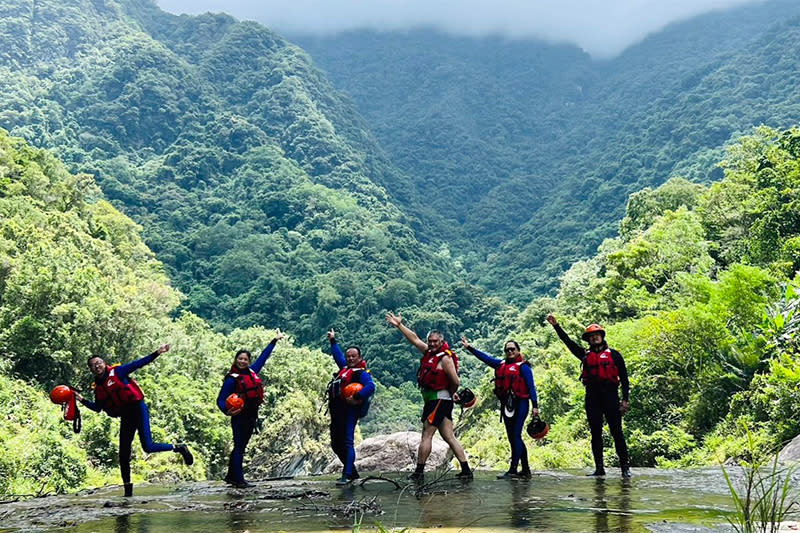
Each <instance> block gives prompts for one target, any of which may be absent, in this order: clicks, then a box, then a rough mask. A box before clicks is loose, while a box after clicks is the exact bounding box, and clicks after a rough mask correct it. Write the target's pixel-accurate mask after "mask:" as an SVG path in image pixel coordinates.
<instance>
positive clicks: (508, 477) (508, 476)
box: [497, 470, 517, 479]
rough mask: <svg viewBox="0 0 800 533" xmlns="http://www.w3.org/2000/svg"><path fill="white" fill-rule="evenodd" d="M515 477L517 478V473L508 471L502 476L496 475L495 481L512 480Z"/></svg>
mask: <svg viewBox="0 0 800 533" xmlns="http://www.w3.org/2000/svg"><path fill="white" fill-rule="evenodd" d="M515 477H517V473H516V472H512V471H510V470H509V471H508V472H503V473H502V474H497V479H514V478H515Z"/></svg>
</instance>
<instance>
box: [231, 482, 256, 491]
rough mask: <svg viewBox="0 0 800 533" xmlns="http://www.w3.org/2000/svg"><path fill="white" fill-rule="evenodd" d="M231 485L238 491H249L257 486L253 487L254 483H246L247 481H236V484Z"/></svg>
mask: <svg viewBox="0 0 800 533" xmlns="http://www.w3.org/2000/svg"><path fill="white" fill-rule="evenodd" d="M231 485H233V486H234V487H236V488H237V489H249V488H252V487H255V485H253V484H252V483H250V482H248V481H245V480H241V481H234V482H232V483H231Z"/></svg>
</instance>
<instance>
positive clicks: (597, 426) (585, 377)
mask: <svg viewBox="0 0 800 533" xmlns="http://www.w3.org/2000/svg"><path fill="white" fill-rule="evenodd" d="M547 321H548V322H549V323H550V325H552V326H553V329H555V331H556V334H558V338H559V339H561V341H562V342H563V343H564V344H565V345H566V346H567V348H568V349H569V351H570V352H572V354H573V355H574V356H575V357H577V358H578V359H580V360H581V381H582V382H583V385H584V387H585V388H586V396H585V398H584V405H585V409H586V419H587V420H588V422H589V430H590V431H591V434H592V456H593V457H594V466H595V468H594V472H592V473H591V474H589V475H590V476H604V475H605V474H606V471H605V467H604V466H603V417H604V416H605V419H606V422H608V429H609V431H610V432H611V436H612V437H613V439H614V447H615V448H616V450H617V457H618V458H619V465H620V468H621V469H622V477H625V478H628V477H631V471H630V465H629V463H628V446H627V445H626V444H625V435H624V434H623V433H622V416H623V415H624V414H625V413H627V412H628V410H629V409H630V403H629V391H630V384H629V382H628V370H627V369H626V368H625V360H624V359H623V358H622V355H621V354H620V353H619V352H618V351H616V350H612V349H611V348H609V347H608V343H607V342H606V332H605V331H604V330H603V328H602V327H600V326H599V325H598V324H590V325H589V326H587V327H586V330H585V331H584V332H583V335H582V336H581V338H582V339H583V340H584V341H586V342H588V343H589V348H588V349H585V348H583V347H582V346H581V345H580V344H578V343H577V342H575V341H573V340H572V339H570V338H569V336H568V335H567V334H566V333H565V332H564V330H563V329H561V326H560V325H559V324H558V321H557V320H556V317H554V316H553V315H552V314H549V315H547ZM620 388H621V389H622V401H621V402H620V398H619V389H620Z"/></svg>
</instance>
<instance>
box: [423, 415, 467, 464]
mask: <svg viewBox="0 0 800 533" xmlns="http://www.w3.org/2000/svg"><path fill="white" fill-rule="evenodd" d="M426 430H427V428H426ZM434 430H435V428H434ZM424 435H425V434H424V433H423V437H424ZM439 435H441V436H442V438H443V439H444V441H445V442H446V443H447V445H448V446H450V449H451V450H453V455H455V456H456V459H458V461H459V462H460V463H463V462H465V461H466V460H467V454H466V453H464V448H463V447H461V443H460V442H458V439H456V434H455V433H454V431H453V421H452V420H450V419H449V418H445V419H444V420H442V423H441V424H440V425H439ZM431 437H433V434H431ZM420 446H421V445H420ZM429 446H430V443H429ZM428 453H430V447H429V448H428Z"/></svg>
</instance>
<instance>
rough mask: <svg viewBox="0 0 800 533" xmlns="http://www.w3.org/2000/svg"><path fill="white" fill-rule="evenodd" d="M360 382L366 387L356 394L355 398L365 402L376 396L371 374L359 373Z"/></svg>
mask: <svg viewBox="0 0 800 533" xmlns="http://www.w3.org/2000/svg"><path fill="white" fill-rule="evenodd" d="M358 382H359V383H361V384H362V385H364V388H363V389H361V390H360V391H358V392H357V393H355V394H354V396H355V398H357V399H359V400H363V399H365V398H369V397H370V396H372V395H373V394H375V382H374V381H372V376H371V375H370V374H369V372H366V371H364V372H359V373H358Z"/></svg>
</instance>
